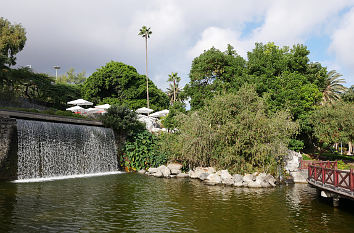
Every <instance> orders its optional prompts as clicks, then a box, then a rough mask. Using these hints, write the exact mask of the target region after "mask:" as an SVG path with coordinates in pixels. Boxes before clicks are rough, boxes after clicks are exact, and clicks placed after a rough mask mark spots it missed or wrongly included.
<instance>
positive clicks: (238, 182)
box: [234, 180, 243, 187]
mask: <svg viewBox="0 0 354 233" xmlns="http://www.w3.org/2000/svg"><path fill="white" fill-rule="evenodd" d="M234 186H235V187H242V186H243V181H242V180H241V181H237V182H234Z"/></svg>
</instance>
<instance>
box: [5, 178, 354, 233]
mask: <svg viewBox="0 0 354 233" xmlns="http://www.w3.org/2000/svg"><path fill="white" fill-rule="evenodd" d="M0 193H1V195H0V232H1V231H4V232H7V231H9V232H24V231H27V232H39V231H45V232H58V231H68V232H70V231H71V232H72V231H74V232H112V231H116V232H117V231H118V232H119V231H125V232H245V231H249V232H350V231H352V229H353V227H352V222H353V220H354V214H353V209H354V208H353V204H352V203H351V202H349V204H348V203H346V205H345V206H343V207H340V208H337V209H334V208H333V207H331V205H329V203H327V202H326V201H323V200H321V199H319V198H318V197H317V196H316V192H315V190H314V189H312V188H310V187H308V186H307V185H294V186H281V187H277V188H269V189H248V188H231V187H222V186H206V185H203V184H202V183H201V182H200V181H198V180H189V179H159V178H154V177H146V176H143V175H138V174H117V175H110V176H102V177H91V178H79V179H70V180H57V181H51V182H42V183H21V184H13V183H0ZM350 206H351V207H350Z"/></svg>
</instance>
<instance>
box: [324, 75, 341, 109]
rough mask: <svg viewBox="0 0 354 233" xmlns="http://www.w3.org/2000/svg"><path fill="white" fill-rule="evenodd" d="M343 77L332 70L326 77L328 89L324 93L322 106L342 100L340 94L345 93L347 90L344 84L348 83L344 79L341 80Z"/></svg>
mask: <svg viewBox="0 0 354 233" xmlns="http://www.w3.org/2000/svg"><path fill="white" fill-rule="evenodd" d="M341 76H342V75H341V74H339V73H337V71H335V70H331V71H329V72H328V73H327V77H326V80H325V82H326V87H325V89H324V90H323V92H322V95H323V97H322V101H321V104H322V105H323V104H326V103H333V102H334V101H336V100H338V99H340V94H341V93H342V92H344V91H345V90H346V89H347V88H346V87H344V86H343V85H342V84H343V83H346V82H345V80H344V79H342V78H340V77H341Z"/></svg>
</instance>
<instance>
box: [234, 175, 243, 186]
mask: <svg viewBox="0 0 354 233" xmlns="http://www.w3.org/2000/svg"><path fill="white" fill-rule="evenodd" d="M232 178H233V181H234V186H235V187H242V186H243V176H241V175H240V174H235V175H234V176H233V177H232Z"/></svg>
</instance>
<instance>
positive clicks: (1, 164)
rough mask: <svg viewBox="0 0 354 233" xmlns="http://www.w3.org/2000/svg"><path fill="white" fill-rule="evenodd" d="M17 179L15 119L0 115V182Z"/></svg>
mask: <svg viewBox="0 0 354 233" xmlns="http://www.w3.org/2000/svg"><path fill="white" fill-rule="evenodd" d="M16 177H17V128H16V119H12V118H9V117H6V116H1V115H0V180H13V179H16Z"/></svg>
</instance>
